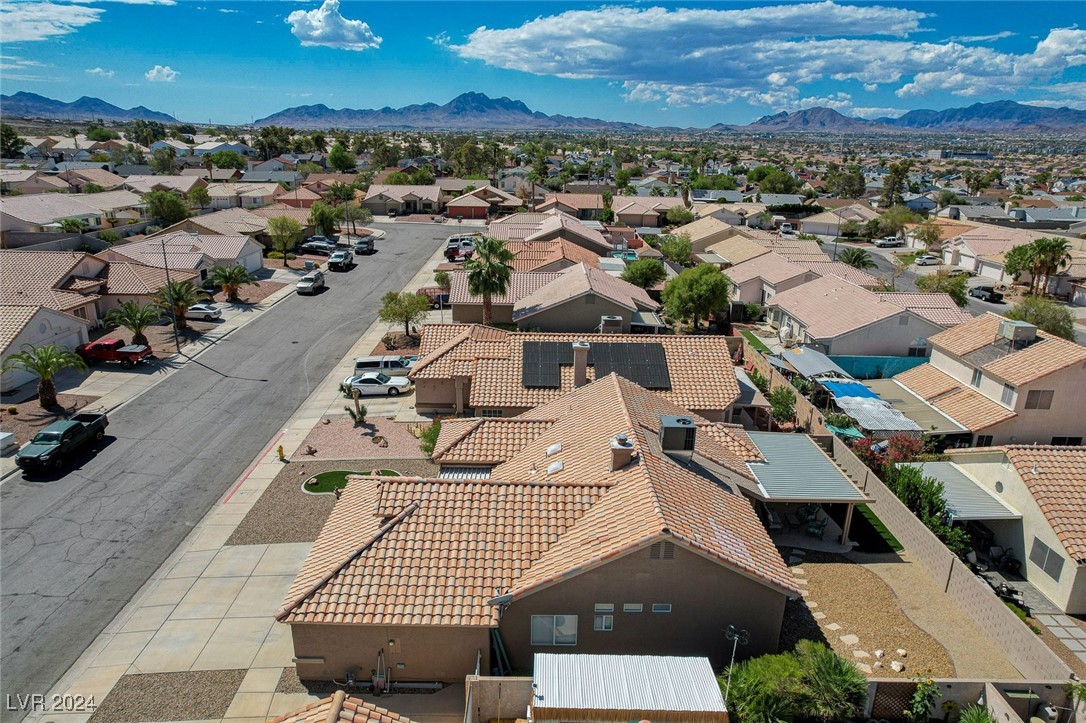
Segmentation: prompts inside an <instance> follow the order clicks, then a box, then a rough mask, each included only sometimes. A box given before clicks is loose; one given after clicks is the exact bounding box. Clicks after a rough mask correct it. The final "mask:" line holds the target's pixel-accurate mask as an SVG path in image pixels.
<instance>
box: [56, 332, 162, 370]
mask: <svg viewBox="0 0 1086 723" xmlns="http://www.w3.org/2000/svg"><path fill="white" fill-rule="evenodd" d="M75 353H76V354H78V355H79V356H80V357H81V358H82V359H83V361H85V362H86V363H87V364H93V363H95V362H100V361H105V362H120V363H121V366H122V367H124V368H125V369H131V368H132V367H134V366H136V364H138V363H140V362H141V361H143V360H144V359H147V358H149V357H150V356H152V351H151V347H149V346H147V345H146V344H125V343H124V340H123V339H99V340H98V341H92V342H90V343H89V344H80V345H79V346H77V347H76V348H75Z"/></svg>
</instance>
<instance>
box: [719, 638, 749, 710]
mask: <svg viewBox="0 0 1086 723" xmlns="http://www.w3.org/2000/svg"><path fill="white" fill-rule="evenodd" d="M724 637H725V638H727V639H728V640H730V641H732V660H731V662H730V663H728V682H727V684H726V685H725V686H724V705H725V706H726V705H728V694H729V693H731V691H732V668H734V667H735V651H736V648H738V647H739V643H742V644H743V645H746V644H747V643H749V642H750V633H748V632H747V631H746V630H739V629H737V628H736V627H735V626H734V625H729V626H728V629H727V630H725V631H724Z"/></svg>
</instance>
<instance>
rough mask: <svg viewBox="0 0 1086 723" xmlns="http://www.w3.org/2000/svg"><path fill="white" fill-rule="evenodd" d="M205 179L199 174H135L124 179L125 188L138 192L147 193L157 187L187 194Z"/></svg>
mask: <svg viewBox="0 0 1086 723" xmlns="http://www.w3.org/2000/svg"><path fill="white" fill-rule="evenodd" d="M202 181H203V179H202V178H200V177H199V176H147V175H133V176H129V177H128V178H126V179H124V186H125V188H130V189H132V190H133V191H135V192H136V193H141V194H142V193H147V192H148V191H153V190H155V189H156V188H164V189H168V190H171V191H177V192H178V193H183V194H187V193H188V192H189V191H191V190H192V189H193V188H194V187H195V186H199V185H201V183H202Z"/></svg>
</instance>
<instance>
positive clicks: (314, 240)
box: [306, 234, 335, 244]
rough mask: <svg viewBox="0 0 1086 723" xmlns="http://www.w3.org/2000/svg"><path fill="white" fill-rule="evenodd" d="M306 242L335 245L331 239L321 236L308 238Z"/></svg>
mask: <svg viewBox="0 0 1086 723" xmlns="http://www.w3.org/2000/svg"><path fill="white" fill-rule="evenodd" d="M306 242H307V243H326V244H334V243H335V242H334V241H332V239H330V238H328V237H327V236H322V235H321V234H316V235H315V236H310V237H309V238H307V239H306Z"/></svg>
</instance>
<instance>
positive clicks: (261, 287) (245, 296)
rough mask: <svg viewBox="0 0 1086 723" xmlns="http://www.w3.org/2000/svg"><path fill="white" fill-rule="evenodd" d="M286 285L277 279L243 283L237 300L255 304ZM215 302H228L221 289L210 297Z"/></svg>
mask: <svg viewBox="0 0 1086 723" xmlns="http://www.w3.org/2000/svg"><path fill="white" fill-rule="evenodd" d="M284 286H286V284H283V283H280V282H278V281H258V282H256V283H255V284H252V285H248V284H247V285H245V286H242V287H241V288H240V289H238V302H237V303H240V304H256V303H259V302H261V301H263V300H264V299H266V298H268V297H269V296H271V295H272V294H274V293H275V292H276V291H279V289H281V288H283V287H284ZM212 298H214V299H215V301H216V302H217V303H220V304H227V303H230V302H228V301H227V300H226V294H225V293H224V292H223V291H217V292H215V296H214V297H212Z"/></svg>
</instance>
